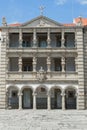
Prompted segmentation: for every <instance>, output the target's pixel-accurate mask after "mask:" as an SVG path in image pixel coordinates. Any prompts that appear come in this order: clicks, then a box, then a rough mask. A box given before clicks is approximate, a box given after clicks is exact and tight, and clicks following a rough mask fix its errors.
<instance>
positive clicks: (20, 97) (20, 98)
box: [18, 92, 23, 110]
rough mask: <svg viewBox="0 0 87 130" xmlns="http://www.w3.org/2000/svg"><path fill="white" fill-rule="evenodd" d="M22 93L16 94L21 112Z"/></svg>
mask: <svg viewBox="0 0 87 130" xmlns="http://www.w3.org/2000/svg"><path fill="white" fill-rule="evenodd" d="M22 95H23V94H22V93H20V92H19V93H18V97H19V110H21V109H22Z"/></svg>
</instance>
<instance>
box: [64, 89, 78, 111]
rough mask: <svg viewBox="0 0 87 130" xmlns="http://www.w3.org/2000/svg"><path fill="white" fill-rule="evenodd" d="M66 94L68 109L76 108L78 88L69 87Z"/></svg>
mask: <svg viewBox="0 0 87 130" xmlns="http://www.w3.org/2000/svg"><path fill="white" fill-rule="evenodd" d="M65 95H66V96H65V107H66V109H76V90H75V89H74V88H67V89H66V91H65Z"/></svg>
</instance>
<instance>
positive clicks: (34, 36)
mask: <svg viewBox="0 0 87 130" xmlns="http://www.w3.org/2000/svg"><path fill="white" fill-rule="evenodd" d="M33 47H37V36H36V29H34V30H33Z"/></svg>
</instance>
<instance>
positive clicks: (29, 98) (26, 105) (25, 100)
mask: <svg viewBox="0 0 87 130" xmlns="http://www.w3.org/2000/svg"><path fill="white" fill-rule="evenodd" d="M22 93H23V96H22V108H23V109H32V108H33V95H32V93H33V92H32V89H30V88H24V89H23V91H22Z"/></svg>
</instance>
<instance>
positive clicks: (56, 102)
mask: <svg viewBox="0 0 87 130" xmlns="http://www.w3.org/2000/svg"><path fill="white" fill-rule="evenodd" d="M62 91H63V90H62V88H61V87H60V86H56V85H55V86H52V87H51V88H50V98H51V109H62V96H61V94H62Z"/></svg>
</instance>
